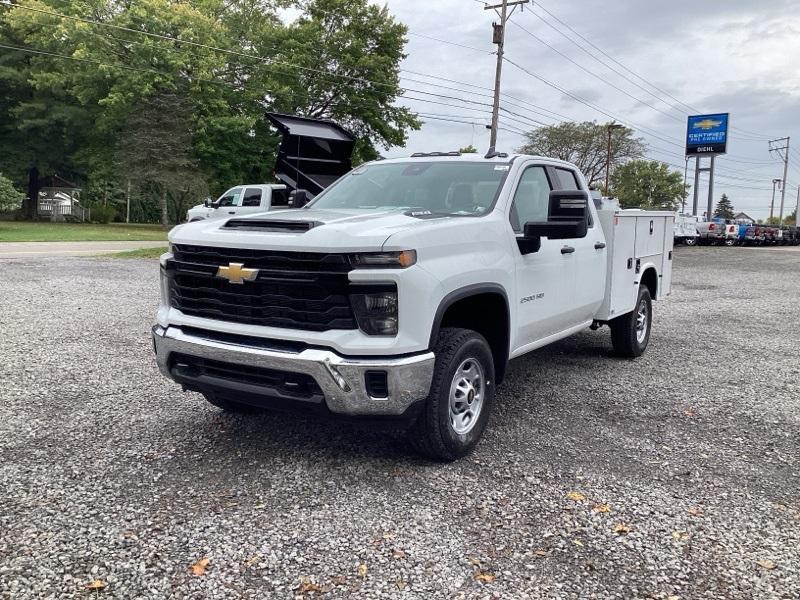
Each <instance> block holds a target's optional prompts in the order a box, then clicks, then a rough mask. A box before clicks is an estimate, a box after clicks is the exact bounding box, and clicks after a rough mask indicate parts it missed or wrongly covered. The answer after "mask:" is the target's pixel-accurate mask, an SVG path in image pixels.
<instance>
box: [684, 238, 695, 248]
mask: <svg viewBox="0 0 800 600" xmlns="http://www.w3.org/2000/svg"><path fill="white" fill-rule="evenodd" d="M683 243H684V244H686V245H687V246H696V245H697V238H695V237H687V238H684V239H683Z"/></svg>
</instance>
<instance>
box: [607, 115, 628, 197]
mask: <svg viewBox="0 0 800 600" xmlns="http://www.w3.org/2000/svg"><path fill="white" fill-rule="evenodd" d="M624 127H625V126H624V125H620V124H619V123H614V121H611V123H609V124H608V125H606V129H607V131H608V148H607V149H606V196H609V197H611V192H610V191H609V183H608V181H609V175H610V173H611V133H612V132H613V131H614V130H615V129H623V128H624Z"/></svg>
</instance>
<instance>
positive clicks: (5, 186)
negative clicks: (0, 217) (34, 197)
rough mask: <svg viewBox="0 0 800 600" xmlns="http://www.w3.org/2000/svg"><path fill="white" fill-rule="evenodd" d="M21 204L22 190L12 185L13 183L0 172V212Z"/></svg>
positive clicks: (10, 209)
mask: <svg viewBox="0 0 800 600" xmlns="http://www.w3.org/2000/svg"><path fill="white" fill-rule="evenodd" d="M21 204H22V192H20V191H19V190H17V189H16V188H15V187H14V183H13V182H12V181H11V180H10V179H9V178H8V177H4V176H3V174H2V173H0V212H9V211H12V210H16V209H18V208H19V207H20V205H21Z"/></svg>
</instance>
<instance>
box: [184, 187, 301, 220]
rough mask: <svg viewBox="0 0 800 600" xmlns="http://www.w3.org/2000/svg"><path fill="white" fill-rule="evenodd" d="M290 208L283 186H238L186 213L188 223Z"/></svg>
mask: <svg viewBox="0 0 800 600" xmlns="http://www.w3.org/2000/svg"><path fill="white" fill-rule="evenodd" d="M288 207H289V197H288V193H287V190H286V186H285V185H283V184H264V183H257V184H252V185H237V186H236V187H233V188H231V189H229V190H228V191H227V192H225V193H224V194H222V196H220V197H219V198H217V199H216V200H215V201H213V202H205V203H204V204H199V205H197V206H193V207H192V208H190V209H189V210H188V211H187V213H186V222H187V223H192V222H194V221H204V220H206V219H223V218H230V217H232V216H244V215H249V214H253V213H263V212H267V211H269V210H277V209H279V208H288Z"/></svg>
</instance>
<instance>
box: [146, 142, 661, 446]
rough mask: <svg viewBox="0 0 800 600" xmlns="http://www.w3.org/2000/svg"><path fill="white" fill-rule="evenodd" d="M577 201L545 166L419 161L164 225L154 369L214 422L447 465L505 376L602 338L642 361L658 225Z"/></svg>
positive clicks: (480, 422) (479, 424) (472, 441)
mask: <svg viewBox="0 0 800 600" xmlns="http://www.w3.org/2000/svg"><path fill="white" fill-rule="evenodd" d="M589 198H590V196H589V189H588V186H587V183H586V181H585V179H584V177H583V175H582V174H581V173H580V172H579V171H578V170H577V169H576V168H575V167H574V166H573V165H571V164H568V163H565V162H561V161H557V160H551V159H547V158H541V157H535V156H524V155H507V154H499V153H490V154H488V155H487V156H486V157H479V156H476V155H465V156H461V155H458V154H457V153H449V154H442V153H432V154H420V155H414V156H413V157H411V158H407V159H392V160H382V161H377V162H373V163H368V164H365V165H362V166H360V167H358V168H356V169H355V170H353V171H351V172H350V173H349V174H347V175H345V176H344V177H342V178H341V179H340V180H338V181H337V182H336V183H334V184H333V185H332V186H330V187H328V188H327V189H326V190H325V191H323V192H322V193H321V194H319V195H318V196H317V197H316V198H315V199H314V200H313V201H312V202H311V203H309V204H308V205H306V206H305V207H303V208H300V209H294V210H287V211H278V212H270V213H269V214H263V215H256V216H250V217H242V218H231V219H225V220H215V221H213V222H210V221H205V222H199V223H189V224H185V225H181V226H178V227H176V228H175V229H173V230H172V231H171V232H170V235H169V240H170V246H171V247H170V251H169V252H168V253H167V254H164V255H163V256H162V257H161V303H160V306H159V309H158V315H157V324H156V325H155V326H154V327H153V341H154V348H155V353H156V360H157V362H158V365H159V367H160V369H161V371H162V372H163V374H164V375H166V376H167V377H169V378H171V379H173V380H175V381H176V382H178V383H179V384H181V385H182V386H183V388H184V389H185V390H192V391H197V392H200V393H201V394H203V395H204V396H205V398H206V399H207V400H208V401H209V402H211V403H212V404H214V405H216V406H218V407H221V408H223V409H225V410H239V409H245V408H247V407H251V406H259V407H274V408H293V409H308V410H313V411H318V412H321V413H323V414H325V415H329V416H345V417H359V418H367V419H368V418H376V419H378V420H384V421H385V420H396V421H397V422H398V423H401V424H402V425H403V426H404V427H407V428H408V436H409V439H410V441H411V443H412V445H413V446H414V447H415V448H416V449H417V450H418V451H421V452H422V453H424V454H426V455H428V456H430V457H433V458H436V459H440V460H454V459H457V458H459V457H461V456H463V455H464V454H466V453H467V452H469V451H470V450H471V449H472V448H473V447H474V446H475V445H476V444H477V443H478V440H479V439H480V437H481V435H482V433H483V431H484V428H485V427H486V423H487V420H488V419H489V413H490V411H491V409H492V403H493V400H494V396H495V388H496V386H497V385H499V384H500V383H501V382H502V381H503V377H504V375H505V373H506V369H507V366H508V362H509V360H510V359H513V358H515V357H518V356H521V355H523V354H525V353H527V352H530V351H531V350H535V349H537V348H540V347H542V346H545V345H547V344H550V343H552V342H555V341H556V340H559V339H561V338H564V337H567V336H570V335H572V334H575V333H577V332H579V331H581V330H583V329H586V328H589V327H591V328H597V327H599V326H602V325H609V326H610V329H611V340H612V343H613V348H614V350H615V352H616V353H617V354H618V355H621V356H626V357H630V358H633V357H637V356H639V355H640V354H642V352H644V350H645V348H646V347H647V344H648V340H649V339H650V328H651V317H652V301H653V300H656V299H661V298H664V297H665V296H666V295H667V294H669V292H670V278H671V273H672V244H673V231H672V229H673V219H674V215H673V214H672V213H666V212H646V211H639V210H619V209H617V208H615V207H611V208H603V207H602V203H601V202H600V201H597V203H598V204H601V206H600V208H599V209H598V207H597V206H596V205H595V202H594V201H591V200H590V199H589Z"/></svg>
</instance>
